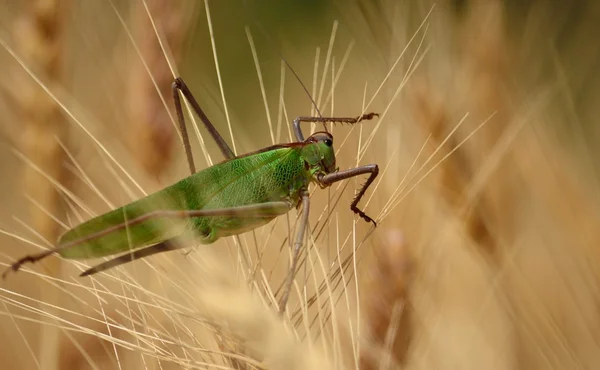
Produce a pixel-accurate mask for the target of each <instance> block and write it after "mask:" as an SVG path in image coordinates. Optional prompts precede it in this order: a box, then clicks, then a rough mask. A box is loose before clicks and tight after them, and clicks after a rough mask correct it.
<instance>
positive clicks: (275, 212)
mask: <svg viewBox="0 0 600 370" xmlns="http://www.w3.org/2000/svg"><path fill="white" fill-rule="evenodd" d="M289 210H290V205H289V203H288V202H266V203H258V204H250V205H246V206H239V207H231V208H218V209H199V210H162V211H154V212H149V213H147V214H145V215H143V216H140V217H137V218H134V219H131V220H128V221H127V222H124V223H122V224H119V225H113V226H111V227H108V228H106V229H104V230H102V231H99V232H97V233H93V234H90V235H88V236H86V237H83V238H81V239H77V240H74V241H72V242H69V243H66V244H64V245H60V246H58V247H55V248H52V249H49V250H47V251H44V252H41V253H38V254H32V255H27V256H25V257H22V258H20V259H19V260H18V261H16V262H14V263H13V264H12V265H10V266H9V267H8V268H7V269H6V270H5V271H4V272H3V273H2V278H6V275H7V274H8V273H9V272H10V271H14V272H17V271H18V270H19V269H20V268H21V266H22V265H24V264H25V263H35V262H37V261H40V260H42V259H44V258H46V257H48V256H50V255H52V254H55V253H60V252H61V251H63V250H65V249H68V248H76V247H77V246H78V245H80V244H83V243H85V242H89V241H92V240H95V239H98V238H101V237H103V236H106V235H108V234H110V233H112V232H115V231H119V230H122V229H125V228H127V227H130V226H133V225H136V224H139V223H142V222H145V221H148V220H151V219H155V218H160V217H165V218H173V219H182V218H192V217H219V216H239V217H277V216H280V215H282V214H284V213H287V212H288V211H289ZM90 257H92V256H90Z"/></svg>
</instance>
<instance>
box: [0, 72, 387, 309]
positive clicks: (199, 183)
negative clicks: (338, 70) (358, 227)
mask: <svg viewBox="0 0 600 370" xmlns="http://www.w3.org/2000/svg"><path fill="white" fill-rule="evenodd" d="M172 91H173V100H174V103H175V111H176V113H177V120H178V123H179V128H180V132H181V135H182V138H183V144H184V148H185V152H186V157H187V160H188V165H189V168H190V173H191V176H189V177H187V178H185V179H183V180H181V181H179V182H177V183H175V184H173V185H171V186H168V187H166V188H165V189H162V190H160V191H157V192H155V193H153V194H150V195H148V196H146V197H144V198H142V199H140V200H137V201H135V202H132V203H130V204H127V205H125V206H123V207H120V208H118V209H115V210H113V211H110V212H108V213H106V214H103V215H101V216H98V217H95V218H93V219H91V220H89V221H86V222H84V223H82V224H80V225H78V226H75V227H74V228H72V229H71V230H69V231H67V232H66V233H65V234H63V235H62V236H61V237H60V238H59V240H58V243H57V245H56V246H55V247H54V248H51V249H48V250H46V251H43V252H41V253H37V254H32V255H26V256H24V257H22V258H20V259H19V260H17V261H16V262H14V263H13V264H12V265H10V267H9V268H8V269H7V270H6V271H5V272H4V273H3V275H2V276H3V277H6V274H7V273H8V272H9V271H18V270H19V269H20V267H21V266H22V265H23V264H25V263H34V262H37V261H40V260H42V259H44V258H46V257H48V256H50V255H52V254H58V255H60V256H62V257H64V258H68V259H83V258H93V257H105V256H111V255H116V254H121V255H120V256H117V257H114V258H113V259H110V260H108V261H106V262H103V263H101V264H99V265H96V266H94V267H92V268H89V269H88V270H86V271H84V272H82V273H81V276H88V275H92V274H96V273H98V272H100V271H104V270H107V269H110V268H113V267H116V266H119V265H121V264H123V263H127V262H131V261H134V260H136V259H140V258H146V257H148V256H151V255H154V254H157V253H162V252H166V251H171V250H174V249H178V248H185V247H186V246H190V245H189V244H190V243H187V241H186V240H185V238H184V236H186V235H185V234H186V233H187V232H188V231H189V230H190V229H191V230H193V231H195V232H196V233H195V235H194V236H197V237H194V238H193V240H194V241H197V242H199V243H202V244H210V243H213V242H214V241H216V240H217V239H219V238H221V237H225V236H231V235H238V234H241V233H243V232H246V231H249V230H253V229H255V228H257V227H259V226H262V225H265V224H267V223H268V222H270V221H271V220H273V219H274V218H276V217H278V216H280V215H283V214H285V213H287V212H289V211H290V210H291V209H292V208H299V207H300V205H301V206H302V214H301V217H300V224H299V227H298V231H297V234H296V239H295V241H294V243H293V251H292V261H291V265H290V271H289V273H288V276H287V279H286V282H285V287H284V290H283V293H282V296H281V300H280V312H283V311H284V310H285V306H286V302H287V300H288V297H289V294H290V290H291V286H292V282H293V279H294V274H295V271H296V266H297V263H298V258H299V253H300V247H301V245H302V243H303V240H304V233H305V231H306V229H307V225H308V214H309V209H310V198H309V195H308V186H309V184H310V183H313V182H314V183H317V184H318V185H319V186H320V187H322V188H325V187H327V186H330V185H331V184H333V183H336V182H338V181H343V180H346V179H349V178H353V177H355V176H361V175H369V177H368V178H367V180H366V182H365V183H364V185H363V186H362V187H361V189H360V190H359V191H358V192H357V193H356V196H355V198H354V200H353V201H352V203H351V204H350V210H351V211H352V212H354V213H355V214H356V215H358V216H360V217H361V218H362V219H364V220H365V221H367V222H372V223H373V225H376V222H375V220H373V219H372V218H371V217H369V216H367V215H366V214H365V212H364V211H363V210H361V209H359V208H358V206H357V205H358V202H359V201H360V199H361V198H362V196H363V195H364V194H365V191H366V190H367V188H368V187H369V186H370V185H371V184H372V183H373V181H374V180H375V177H377V174H378V173H379V168H378V166H377V165H376V164H369V165H363V166H359V167H355V168H350V169H346V170H342V171H339V170H338V168H337V167H336V162H335V154H334V153H335V152H334V150H333V137H332V135H331V134H330V133H328V132H317V133H314V134H313V135H311V136H309V137H308V138H306V139H304V135H303V133H302V129H301V127H300V124H301V123H302V122H313V123H317V122H319V123H323V124H325V123H326V122H342V123H349V124H355V123H358V122H361V121H363V120H370V119H373V117H376V116H378V114H377V113H368V114H363V115H361V116H359V117H297V118H296V119H295V120H294V122H293V125H294V134H295V136H296V140H297V141H296V142H294V143H289V144H280V145H274V146H271V147H268V148H264V149H261V150H258V151H255V152H252V153H248V154H246V155H242V156H236V155H235V154H234V152H233V151H232V150H231V148H230V147H229V145H227V143H226V142H225V140H224V139H223V137H221V135H220V134H219V132H218V131H217V129H216V128H215V127H214V126H213V124H212V123H211V122H210V120H209V119H208V117H207V116H206V114H205V113H204V112H203V111H202V108H200V105H199V104H198V102H197V101H196V99H195V98H194V96H193V94H192V93H191V91H190V90H189V88H188V87H187V86H186V84H185V82H184V81H183V80H182V79H181V78H176V79H175V81H174V82H173V85H172ZM180 93H181V94H182V95H183V96H184V97H185V98H186V99H187V101H188V102H189V103H190V105H191V108H192V109H193V110H194V112H195V113H196V115H197V116H198V117H200V119H201V120H202V122H203V123H204V127H205V128H206V129H207V130H208V132H209V133H210V135H211V136H212V138H213V139H214V141H215V142H216V143H217V145H218V146H219V148H220V149H221V152H222V153H223V155H224V156H225V158H226V160H225V161H224V162H221V163H219V164H216V165H214V166H212V167H209V168H207V169H204V170H202V171H198V172H196V168H195V165H194V159H193V155H192V151H191V146H190V143H189V138H188V135H187V128H186V125H185V120H184V114H183V109H182V104H181V97H180V95H179V94H180ZM174 219H185V220H188V222H186V223H184V226H183V227H184V229H183V230H182V229H181V228H179V227H176V226H179V225H174V224H173V222H172V221H173V220H174ZM182 241H183V243H182Z"/></svg>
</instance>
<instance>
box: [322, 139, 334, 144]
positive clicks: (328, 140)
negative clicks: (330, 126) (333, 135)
mask: <svg viewBox="0 0 600 370" xmlns="http://www.w3.org/2000/svg"><path fill="white" fill-rule="evenodd" d="M324 143H325V145H327V146H332V145H333V140H331V139H325V141H324Z"/></svg>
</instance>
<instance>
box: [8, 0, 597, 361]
mask: <svg viewBox="0 0 600 370" xmlns="http://www.w3.org/2000/svg"><path fill="white" fill-rule="evenodd" d="M0 9H1V11H0V43H1V46H2V47H1V48H0V65H1V66H2V72H3V73H2V77H1V78H0V135H1V138H2V144H1V145H0V168H1V169H2V174H3V176H2V180H1V181H0V204H1V207H0V231H1V235H0V263H1V264H2V266H3V267H4V266H8V265H9V264H10V263H11V262H13V261H14V260H15V259H16V258H19V257H21V256H23V255H25V254H29V253H36V252H39V251H40V250H42V249H44V248H48V247H50V246H51V245H52V243H53V242H54V241H55V240H56V239H57V238H58V236H59V235H60V234H61V233H62V232H64V231H65V230H66V229H67V228H68V227H69V226H73V225H76V224H78V223H80V222H82V221H83V220H86V219H89V218H90V217H92V216H94V215H99V214H102V213H104V212H106V211H108V210H110V209H112V208H115V207H117V206H120V205H123V204H125V203H127V202H130V201H132V200H134V199H137V198H139V197H141V196H143V195H145V194H148V193H150V192H153V191H156V190H159V189H161V188H162V187H164V186H166V185H169V184H171V183H173V182H175V181H177V180H178V179H181V178H183V177H185V176H188V166H187V163H186V160H185V154H184V152H183V149H182V146H181V141H180V138H179V135H178V132H177V129H176V126H175V124H174V120H173V117H174V109H173V103H172V97H171V90H170V86H171V82H172V81H173V78H174V76H182V77H183V78H184V79H185V81H186V82H187V84H188V86H189V87H190V88H191V90H192V91H193V93H194V95H195V97H196V98H197V100H198V101H199V103H200V105H201V106H202V108H203V109H204V110H205V112H206V114H207V115H208V117H210V118H211V120H212V121H213V123H214V124H215V126H216V127H217V128H218V129H219V131H220V132H221V134H222V135H223V137H224V138H225V139H226V140H227V141H228V142H229V143H232V147H233V148H234V150H235V152H236V153H238V154H242V153H246V152H249V151H253V150H256V149H259V148H264V147H266V146H268V145H272V144H274V143H285V142H290V141H293V139H292V136H291V132H290V123H291V120H292V119H293V118H294V117H297V116H301V115H315V114H316V111H315V107H314V105H313V103H312V102H311V97H312V99H313V100H314V101H315V103H316V105H317V106H318V107H319V109H320V111H321V113H322V114H323V115H328V116H331V115H335V116H358V115H359V114H361V113H362V112H365V111H374V112H378V113H380V114H381V116H380V118H379V119H377V120H374V121H372V122H364V123H362V124H360V125H356V126H354V127H349V126H345V125H333V126H328V127H329V129H330V130H332V132H333V134H334V136H335V139H336V140H335V143H334V145H335V147H336V150H338V152H337V164H338V166H340V168H342V169H345V168H351V167H356V166H358V165H362V164H368V163H377V164H379V167H380V170H381V172H380V176H379V177H378V179H377V181H376V182H375V185H374V186H373V187H372V188H371V189H369V192H368V193H367V196H366V197H365V199H364V201H363V202H362V205H363V206H364V207H365V209H366V212H367V213H368V214H369V215H371V216H372V217H376V218H377V221H378V223H379V225H378V227H377V228H376V229H373V228H372V227H371V226H370V225H368V224H366V223H365V222H364V221H362V220H360V219H357V218H356V217H354V215H353V214H352V212H351V211H350V210H349V209H348V205H349V203H350V201H351V200H352V197H353V194H354V192H355V191H356V189H358V187H359V185H361V184H362V183H363V181H364V180H363V179H357V180H356V181H354V180H349V181H346V182H344V183H343V184H341V185H340V186H337V185H336V186H333V187H331V188H329V189H327V190H320V189H316V190H315V192H314V193H313V194H312V206H311V217H310V228H311V233H310V238H309V241H310V242H309V243H308V247H307V248H306V249H305V252H304V254H303V257H302V260H301V266H300V270H299V273H298V276H297V279H296V285H295V287H294V290H293V292H292V298H291V300H290V306H289V309H288V312H287V313H286V315H285V316H284V317H283V318H282V319H281V318H278V317H277V315H276V302H277V298H278V297H279V295H280V290H279V289H280V287H281V284H282V282H283V280H284V279H285V274H286V272H287V267H288V260H289V252H288V247H287V245H288V244H287V243H288V242H287V238H288V236H290V235H295V231H294V226H293V224H294V221H295V218H296V213H295V212H291V213H290V216H289V218H287V219H286V217H283V216H282V217H281V218H280V220H277V221H275V222H273V223H271V224H269V225H267V226H265V227H263V228H260V229H258V230H256V231H254V232H250V233H246V234H244V235H242V236H240V237H239V238H226V239H224V240H220V241H218V242H217V243H215V244H213V245H209V246H198V247H197V248H193V249H190V251H189V253H188V252H187V251H186V253H185V254H184V253H182V252H171V253H168V254H165V255H164V256H163V255H161V256H154V257H152V258H148V259H147V260H144V261H137V262H135V263H132V264H129V265H127V266H124V267H121V268H118V269H115V270H111V271H109V272H107V273H106V274H100V275H99V276H97V277H94V278H93V279H92V278H79V277H77V275H78V273H79V272H80V271H82V270H83V269H84V268H85V267H86V266H91V265H93V264H95V263H96V262H99V261H76V262H74V261H67V260H61V259H59V258H54V257H53V258H50V259H48V260H47V261H44V262H43V263H40V264H37V265H35V266H27V268H24V269H23V271H21V272H19V273H18V274H11V275H9V276H8V277H7V279H5V280H4V281H2V282H1V286H0V302H1V304H0V314H1V315H0V326H1V328H2V333H3V335H2V339H0V343H1V344H2V345H1V346H0V348H1V349H0V361H1V363H2V364H3V365H2V368H6V369H32V368H40V369H112V368H115V369H124V368H127V369H129V368H151V369H159V368H160V369H176V368H186V369H204V368H236V369H240V368H289V369H294V368H297V369H301V368H323V369H326V368H361V369H395V368H415V369H431V368H439V369H455V368H460V369H481V368H486V369H567V368H568V369H575V368H577V369H595V368H598V367H599V366H600V337H599V334H598V333H600V316H599V312H600V311H599V307H600V287H599V283H600V259H599V258H600V249H599V248H600V244H599V242H600V231H598V230H599V228H598V227H597V226H598V222H599V220H600V213H599V212H600V208H599V202H598V201H599V200H600V198H599V192H598V189H599V187H598V175H597V173H598V170H599V164H600V162H599V161H598V160H597V158H598V155H599V154H600V151H599V149H598V148H600V146H598V144H599V143H600V141H599V140H600V131H599V126H598V124H597V115H598V114H599V113H600V108H598V104H597V102H598V101H600V73H598V72H597V70H598V68H600V43H598V42H597V39H598V35H599V34H600V26H598V25H599V24H600V22H599V21H600V3H598V2H594V1H583V0H580V1H570V2H556V1H541V0H537V1H536V0H531V1H516V0H507V1H500V0H453V1H452V0H442V1H438V2H433V1H420V2H415V1H393V0H376V1H359V0H347V1H335V0H331V1H291V0H287V1H274V0H269V1H251V0H247V1H241V0H239V1H238V0H231V1H192V0H185V1H183V0H181V1H166V0H145V1H134V0H131V1H118V2H117V1H110V0H107V1H93V2H89V1H86V2H76V1H72V0H62V1H61V0H28V1H13V0H1V2H0ZM282 58H284V59H285V61H286V62H287V63H288V64H289V66H290V67H291V68H292V69H293V71H292V70H290V68H289V67H288V66H286V65H285V63H284V61H283V60H282ZM294 74H295V75H297V77H296V76H294ZM303 86H304V87H303ZM305 88H306V91H305ZM307 92H308V93H307ZM188 127H189V130H190V135H191V137H192V146H193V149H194V153H195V158H196V167H197V168H205V167H207V166H210V165H211V164H213V163H217V162H219V161H221V160H222V158H221V157H220V152H219V151H218V149H217V147H216V146H215V145H214V144H213V143H212V142H210V139H209V138H208V137H204V142H201V141H200V140H199V138H198V135H197V132H198V133H199V134H200V135H204V136H206V135H205V131H204V129H203V128H202V127H199V128H198V130H196V129H195V128H194V126H193V125H192V123H191V121H190V120H188ZM317 128H318V127H317ZM290 225H292V226H290ZM290 228H291V230H290Z"/></svg>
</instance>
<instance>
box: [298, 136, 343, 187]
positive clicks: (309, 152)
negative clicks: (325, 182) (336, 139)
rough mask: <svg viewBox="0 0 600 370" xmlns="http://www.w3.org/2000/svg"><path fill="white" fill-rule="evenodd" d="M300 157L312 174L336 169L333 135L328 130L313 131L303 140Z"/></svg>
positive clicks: (325, 172)
mask: <svg viewBox="0 0 600 370" xmlns="http://www.w3.org/2000/svg"><path fill="white" fill-rule="evenodd" d="M304 143H305V144H306V145H304V147H303V148H302V157H303V158H304V161H305V163H306V166H307V167H308V169H309V170H310V172H311V174H312V175H313V176H318V175H325V174H328V173H332V172H335V171H337V168H336V166H335V151H334V150H333V136H332V135H331V134H330V133H329V132H324V131H320V132H315V133H314V134H312V135H311V136H309V137H308V138H307V139H306V140H304Z"/></svg>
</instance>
